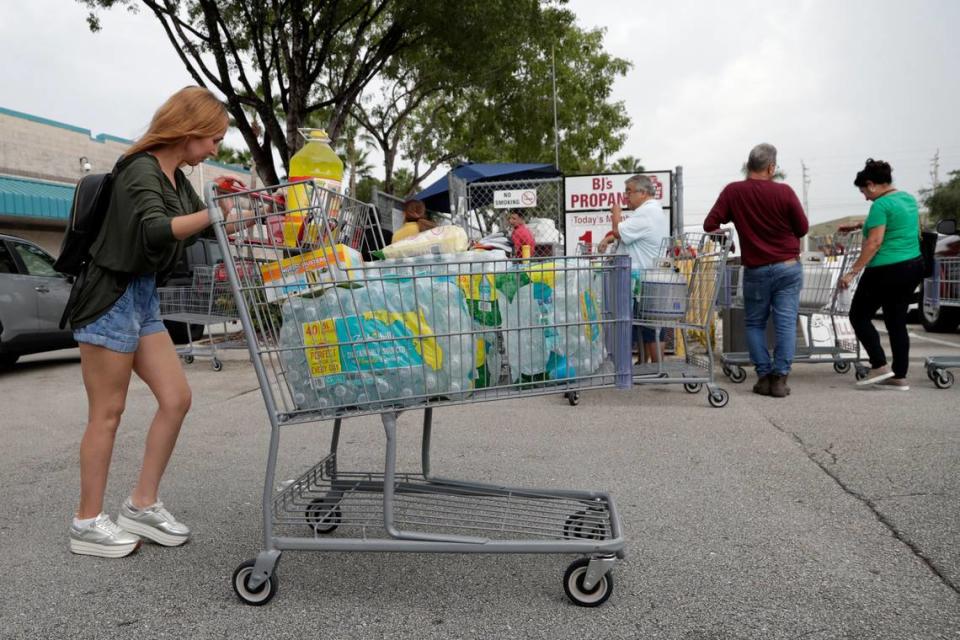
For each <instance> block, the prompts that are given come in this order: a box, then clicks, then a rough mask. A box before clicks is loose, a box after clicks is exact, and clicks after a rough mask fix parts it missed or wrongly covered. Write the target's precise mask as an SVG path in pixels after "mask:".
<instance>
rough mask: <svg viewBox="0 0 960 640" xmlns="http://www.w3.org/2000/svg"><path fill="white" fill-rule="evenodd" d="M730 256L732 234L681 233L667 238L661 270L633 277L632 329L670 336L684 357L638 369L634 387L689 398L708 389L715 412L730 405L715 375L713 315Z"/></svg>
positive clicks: (637, 274) (657, 268)
mask: <svg viewBox="0 0 960 640" xmlns="http://www.w3.org/2000/svg"><path fill="white" fill-rule="evenodd" d="M729 251H730V232H729V231H720V232H717V233H683V234H680V235H678V236H675V237H672V238H664V240H663V245H662V250H661V253H660V255H661V256H665V261H664V262H663V263H662V264H661V265H659V266H658V267H656V268H653V269H643V270H641V271H639V272H637V273H634V274H633V293H634V301H635V302H634V315H633V324H634V327H638V328H639V327H649V328H652V329H654V330H655V331H656V332H657V333H658V334H659V333H660V332H661V331H662V330H664V329H668V330H672V331H673V336H674V341H675V350H676V351H677V353H678V354H682V360H681V359H680V358H676V359H673V360H670V361H665V360H664V359H663V354H662V352H661V353H659V356H660V357H659V361H658V362H650V363H645V364H637V365H634V367H633V383H634V384H682V385H683V388H684V389H685V390H686V391H687V392H688V393H697V392H699V391H700V389H701V388H702V387H703V386H704V385H705V386H706V387H707V400H708V401H709V403H710V405H711V406H713V407H725V406H726V405H727V403H728V402H729V401H730V395H729V394H728V393H727V391H726V390H725V389H722V388H720V387H719V386H717V385H716V384H715V382H714V371H713V369H714V357H713V339H714V330H715V325H716V318H715V313H714V312H715V306H716V302H717V296H718V294H719V291H720V286H721V282H722V279H723V276H724V269H725V267H726V263H727V254H728V253H729ZM657 344H658V346H659V345H660V344H661V343H660V341H659V340H658V341H657ZM641 348H642V346H641Z"/></svg>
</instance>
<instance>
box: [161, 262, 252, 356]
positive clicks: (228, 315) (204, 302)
mask: <svg viewBox="0 0 960 640" xmlns="http://www.w3.org/2000/svg"><path fill="white" fill-rule="evenodd" d="M157 293H158V295H159V298H160V318H161V319H163V320H175V321H177V322H184V323H187V324H188V326H189V325H191V324H194V325H202V326H203V327H204V328H205V329H206V333H207V344H206V345H205V346H201V345H197V344H195V343H194V341H193V335H192V331H187V344H186V345H184V346H180V347H177V355H179V356H180V357H181V358H183V361H184V362H185V363H186V364H191V363H192V362H193V361H194V358H195V357H197V356H201V357H209V358H210V360H211V366H212V367H213V370H214V371H220V370H221V369H222V368H223V363H222V362H221V360H220V358H219V357H218V356H217V350H218V349H231V348H232V349H238V348H245V346H246V345H245V342H244V341H243V340H242V338H241V337H240V336H239V335H237V332H236V331H231V329H230V327H229V324H230V323H234V322H237V321H238V320H239V319H240V317H239V315H238V314H237V307H236V304H235V302H234V299H233V293H232V292H231V290H230V286H229V284H228V283H227V281H226V277H225V273H224V270H223V266H222V265H221V266H219V267H209V266H197V267H194V270H193V278H192V282H191V284H190V285H188V286H179V287H158V288H157ZM217 327H220V328H221V330H220V332H219V335H218V334H217V332H216V328H217Z"/></svg>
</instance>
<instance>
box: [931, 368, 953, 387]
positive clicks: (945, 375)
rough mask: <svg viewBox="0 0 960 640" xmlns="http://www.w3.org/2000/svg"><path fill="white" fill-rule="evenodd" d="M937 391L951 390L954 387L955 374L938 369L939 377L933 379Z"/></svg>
mask: <svg viewBox="0 0 960 640" xmlns="http://www.w3.org/2000/svg"><path fill="white" fill-rule="evenodd" d="M933 384H934V386H936V387H937V389H949V388H950V387H952V386H953V373H952V372H950V371H947V370H946V369H937V377H936V378H934V379H933Z"/></svg>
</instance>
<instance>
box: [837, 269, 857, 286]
mask: <svg viewBox="0 0 960 640" xmlns="http://www.w3.org/2000/svg"><path fill="white" fill-rule="evenodd" d="M857 273H859V271H854V270H852V269H851V270H850V271H847V272H846V273H845V274H843V275H842V276H840V280H839V281H838V282H837V288H838V289H840V290H841V291H843V290H844V289H849V288H850V285H851V284H852V283H853V281H854V279H855V278H856V277H857Z"/></svg>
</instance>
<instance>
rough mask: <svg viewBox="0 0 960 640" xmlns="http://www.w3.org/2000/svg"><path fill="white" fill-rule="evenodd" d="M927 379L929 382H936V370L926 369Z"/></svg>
mask: <svg viewBox="0 0 960 640" xmlns="http://www.w3.org/2000/svg"><path fill="white" fill-rule="evenodd" d="M927 377H928V378H930V382H936V381H937V370H936V369H934V368H933V367H927Z"/></svg>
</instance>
